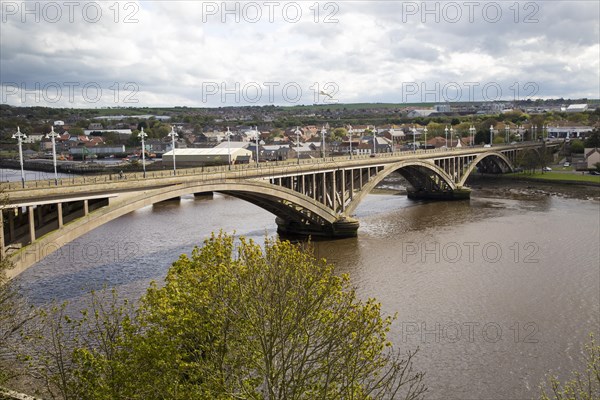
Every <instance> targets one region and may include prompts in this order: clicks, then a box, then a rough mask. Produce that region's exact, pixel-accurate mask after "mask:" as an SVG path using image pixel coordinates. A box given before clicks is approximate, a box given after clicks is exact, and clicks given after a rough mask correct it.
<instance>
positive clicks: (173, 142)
mask: <svg viewBox="0 0 600 400" xmlns="http://www.w3.org/2000/svg"><path fill="white" fill-rule="evenodd" d="M167 136H169V137H170V138H171V146H172V147H173V176H175V175H177V164H176V162H175V138H176V137H178V136H179V135H178V134H177V132H175V128H174V127H173V126H172V125H171V132H170V133H169V134H168V135H167Z"/></svg>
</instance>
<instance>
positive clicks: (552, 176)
mask: <svg viewBox="0 0 600 400" xmlns="http://www.w3.org/2000/svg"><path fill="white" fill-rule="evenodd" d="M504 176H506V177H510V178H515V179H523V180H536V181H547V182H556V183H559V182H561V183H569V182H578V183H591V184H594V185H599V186H600V175H589V174H581V173H572V174H566V173H560V172H551V171H549V172H544V173H541V172H535V173H516V174H506V175H504Z"/></svg>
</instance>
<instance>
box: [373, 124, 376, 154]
mask: <svg viewBox="0 0 600 400" xmlns="http://www.w3.org/2000/svg"><path fill="white" fill-rule="evenodd" d="M376 133H377V128H375V127H373V154H377V136H376Z"/></svg>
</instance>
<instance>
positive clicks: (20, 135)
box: [12, 126, 27, 189]
mask: <svg viewBox="0 0 600 400" xmlns="http://www.w3.org/2000/svg"><path fill="white" fill-rule="evenodd" d="M12 138H13V139H17V142H18V144H19V161H20V163H21V185H22V186H23V189H25V170H24V169H23V139H27V135H26V134H24V133H21V128H19V127H18V126H17V133H15V134H13V135H12Z"/></svg>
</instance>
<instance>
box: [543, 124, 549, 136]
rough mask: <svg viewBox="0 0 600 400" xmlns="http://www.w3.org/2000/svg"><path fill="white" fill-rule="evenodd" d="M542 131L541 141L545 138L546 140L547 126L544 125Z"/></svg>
mask: <svg viewBox="0 0 600 400" xmlns="http://www.w3.org/2000/svg"><path fill="white" fill-rule="evenodd" d="M543 129H544V130H543V131H542V139H544V138H546V139H548V125H544V126H543Z"/></svg>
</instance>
